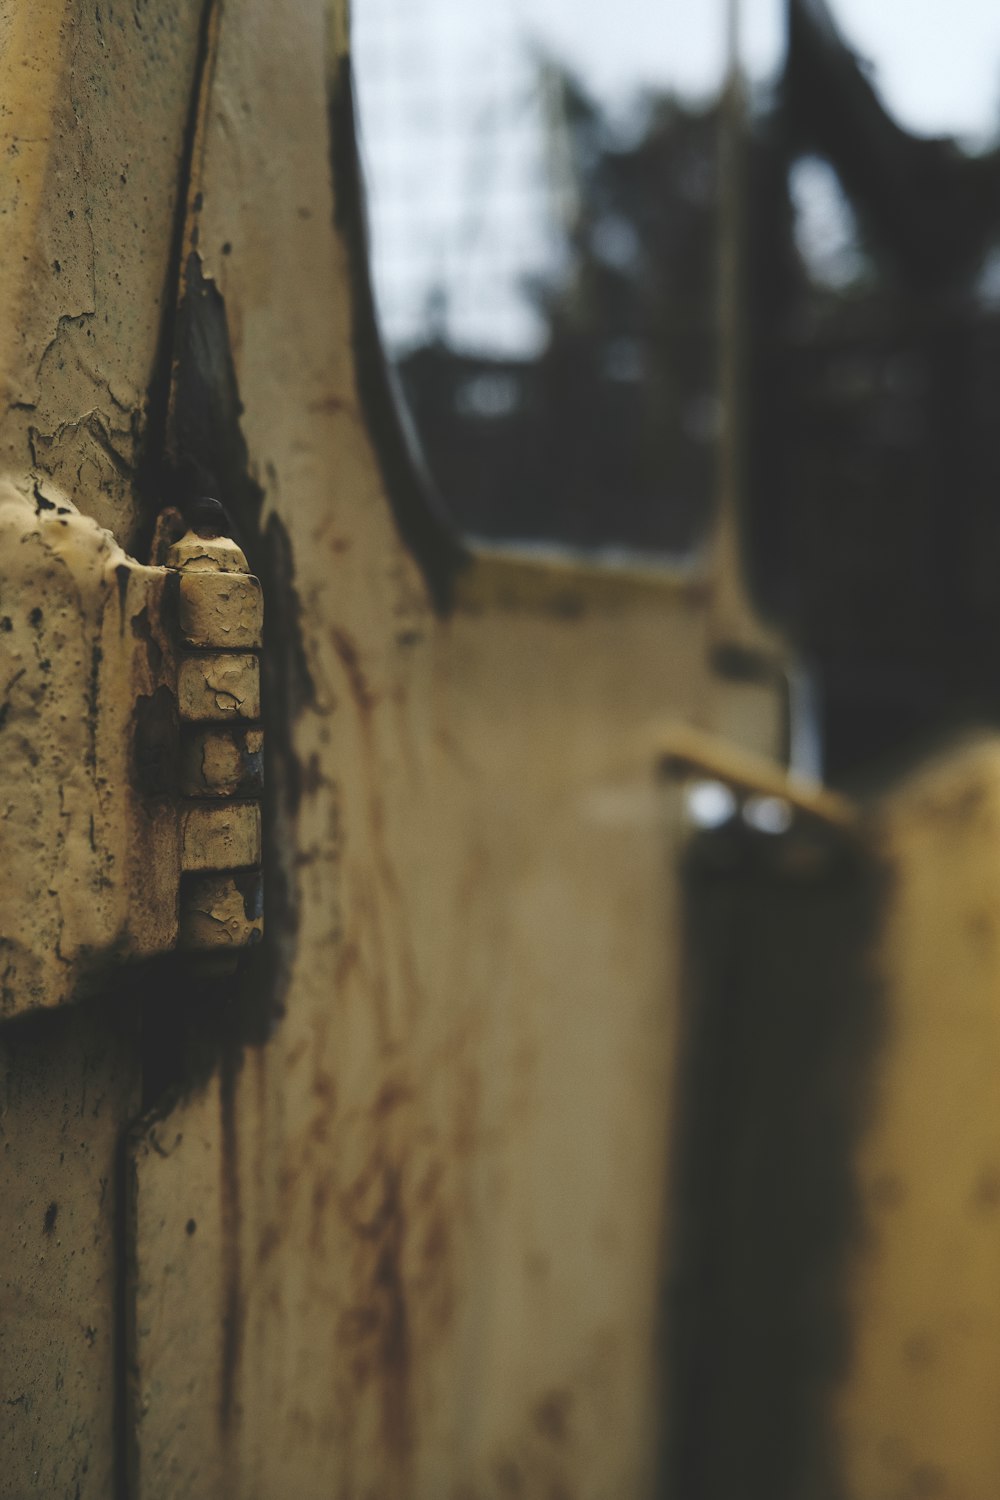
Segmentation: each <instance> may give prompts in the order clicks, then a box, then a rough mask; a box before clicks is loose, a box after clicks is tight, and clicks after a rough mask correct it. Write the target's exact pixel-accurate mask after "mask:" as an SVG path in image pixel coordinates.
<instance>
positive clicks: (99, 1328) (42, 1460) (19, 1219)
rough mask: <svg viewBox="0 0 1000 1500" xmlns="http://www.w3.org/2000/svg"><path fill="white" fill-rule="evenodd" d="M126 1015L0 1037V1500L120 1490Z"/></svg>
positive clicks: (69, 1017) (97, 1013) (95, 1012)
mask: <svg viewBox="0 0 1000 1500" xmlns="http://www.w3.org/2000/svg"><path fill="white" fill-rule="evenodd" d="M136 1033H137V1018H136V1016H135V1013H134V1008H131V1014H129V1013H128V1008H124V1007H121V1006H114V1005H110V1004H107V1003H105V1002H92V1003H90V1004H88V1005H86V1006H80V1007H74V1008H72V1009H69V1010H65V1011H61V1012H56V1013H48V1014H42V1015H37V1016H32V1017H29V1018H27V1019H26V1020H23V1021H20V1022H18V1023H16V1024H15V1025H14V1026H11V1027H8V1028H5V1029H4V1030H3V1031H2V1032H0V1199H2V1204H3V1208H2V1212H0V1453H2V1455H3V1457H2V1461H0V1495H3V1496H4V1497H5V1500H28V1497H29V1496H39V1497H42V1496H44V1497H45V1500H107V1497H108V1496H110V1495H114V1494H115V1493H116V1485H117V1484H118V1482H119V1446H118V1440H119V1431H120V1390H121V1380H122V1369H121V1358H122V1350H123V1347H124V1344H123V1330H122V1327H121V1322H120V1309H121V1306H122V1303H121V1284H122V1264H121V1261H122V1233H121V1230H122V1225H121V1214H122V1207H123V1206H122V1194H121V1129H122V1122H123V1121H124V1120H128V1119H129V1118H130V1117H132V1116H133V1115H134V1113H135V1111H136V1110H137V1109H138V1108H139V1070H138V1062H137V1045H136V1042H137V1036H136Z"/></svg>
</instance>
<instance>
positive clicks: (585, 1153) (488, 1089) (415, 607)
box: [131, 0, 780, 1500]
mask: <svg viewBox="0 0 1000 1500" xmlns="http://www.w3.org/2000/svg"><path fill="white" fill-rule="evenodd" d="M343 33H344V16H343V13H342V11H341V10H340V9H339V8H334V10H333V12H332V15H331V16H330V17H327V15H326V14H325V13H324V9H323V7H321V6H319V5H314V6H300V7H296V8H295V9H294V10H292V9H289V8H283V7H273V6H270V5H268V4H265V3H263V0H262V3H249V4H247V5H245V6H243V7H241V9H240V13H239V16H238V17H237V16H236V15H235V13H233V14H229V13H228V12H220V13H219V15H218V19H217V25H216V26H215V27H214V28H213V31H212V36H213V44H214V46H215V47H216V50H215V51H214V52H213V57H212V65H211V69H210V70H209V71H208V72H207V74H206V77H210V86H209V87H208V88H207V90H206V94H205V97H204V100H203V106H202V111H201V116H200V120H199V126H198V135H197V140H198V146H197V150H196V153H195V166H196V171H195V178H194V181H193V182H192V184H191V204H190V218H189V224H188V229H187V236H186V239H187V246H188V249H189V252H190V253H189V255H188V256H187V258H186V260H185V267H186V271H185V288H186V291H185V295H184V298H183V301H182V308H181V312H180V314H179V317H178V327H179V329H180V330H181V331H182V332H183V330H184V329H191V330H194V331H193V332H191V333H190V334H189V337H190V340H191V349H185V348H183V347H182V348H181V349H180V350H179V353H178V358H177V360H176V362H175V369H176V371H177V372H178V382H179V387H178V391H177V392H176V393H175V400H174V409H175V413H179V415H178V416H177V420H178V422H180V421H181V420H182V417H183V411H184V406H185V401H186V400H187V401H191V402H192V403H194V396H193V395H188V396H185V394H184V381H185V380H191V379H193V378H195V376H197V377H198V378H202V377H201V375H200V371H201V369H202V366H203V368H204V371H205V372H210V374H211V382H210V383H209V374H208V373H206V374H205V376H204V378H205V380H206V387H205V389H206V390H209V391H214V392H215V393H216V396H217V397H218V391H219V380H220V378H221V375H220V372H222V374H225V372H226V371H227V369H231V377H232V379H233V380H234V381H235V386H234V388H233V391H232V392H230V393H226V392H224V393H223V394H224V396H225V402H228V403H229V405H228V407H227V408H226V409H227V410H228V411H237V412H238V411H239V410H240V409H242V417H241V418H240V430H241V433H242V436H241V437H240V438H239V442H245V446H246V454H245V461H246V465H247V472H246V474H245V475H242V476H241V475H240V474H239V473H238V472H233V474H232V481H231V488H232V491H233V494H230V493H228V492H227V494H226V496H225V498H226V501H227V504H228V503H230V501H231V500H232V499H233V496H234V495H235V497H236V500H237V501H238V503H239V504H240V505H242V506H243V507H244V510H245V513H241V515H240V518H239V519H240V521H241V525H242V527H243V534H244V535H246V533H247V531H248V530H249V529H252V527H253V526H254V525H255V523H256V522H257V519H258V512H257V511H256V510H255V508H254V507H256V506H258V505H259V503H260V500H261V499H262V498H263V500H264V505H265V509H264V515H263V517H262V520H263V523H264V526H265V532H264V539H263V542H262V544H261V545H260V546H259V548H258V553H257V555H256V556H255V555H254V554H253V551H252V549H251V556H252V559H253V561H254V564H255V566H256V565H257V556H259V557H260V558H261V559H262V560H263V562H262V564H261V566H262V567H263V566H264V565H266V566H267V567H269V568H270V569H271V570H272V571H271V575H270V582H269V580H268V577H265V587H266V588H267V589H268V609H269V619H270V621H271V626H270V638H269V653H271V664H270V666H269V668H268V678H267V681H268V686H269V690H270V697H269V702H270V705H271V706H270V709H269V712H270V714H271V717H270V718H269V720H268V729H269V736H270V743H271V752H270V753H271V766H270V769H269V776H270V780H271V786H270V796H271V798H272V802H271V813H270V817H271V832H270V835H269V837H270V841H271V842H270V846H269V847H270V848H271V851H272V865H271V868H270V870H269V872H268V878H269V880H271V881H272V882H274V884H275V886H276V888H277V889H278V891H279V892H280V893H281V899H280V901H279V903H278V912H279V915H278V919H277V920H276V921H274V920H271V919H270V918H269V921H271V926H270V937H269V946H270V964H271V967H270V968H269V969H268V970H267V972H268V974H269V975H270V979H271V982H272V983H273V984H274V986H275V993H274V996H273V999H274V1001H275V1002H276V1004H277V1006H278V1016H277V1017H276V1019H275V1022H274V1029H273V1034H272V1035H271V1036H270V1039H269V1040H268V1041H267V1043H266V1045H262V1046H256V1047H248V1048H246V1049H244V1048H241V1047H240V1046H239V1045H238V1042H237V1041H236V1040H235V1039H234V1041H233V1043H232V1046H231V1049H230V1050H229V1052H228V1053H227V1055H226V1058H225V1060H224V1061H223V1062H222V1063H221V1065H220V1066H219V1067H218V1068H217V1070H216V1072H215V1073H214V1074H213V1076H212V1077H211V1078H209V1079H208V1081H207V1082H205V1083H203V1084H202V1085H200V1086H199V1087H198V1088H197V1089H196V1090H195V1091H194V1092H193V1093H191V1094H190V1095H189V1096H188V1097H187V1098H186V1099H184V1100H183V1101H182V1102H179V1103H177V1104H176V1105H175V1106H174V1107H173V1109H172V1110H171V1111H170V1112H169V1113H167V1114H166V1115H165V1117H162V1118H159V1119H157V1120H156V1122H155V1123H154V1124H151V1125H150V1126H149V1128H148V1129H147V1130H146V1131H145V1132H140V1133H139V1134H138V1136H137V1137H136V1140H135V1142H134V1146H133V1158H132V1159H133V1173H132V1178H131V1183H132V1188H131V1191H132V1195H133V1199H132V1201H133V1205H134V1224H135V1236H136V1238H135V1245H134V1256H135V1265H136V1276H135V1282H134V1287H133V1297H134V1307H135V1314H134V1320H133V1329H134V1343H133V1348H132V1357H133V1362H134V1370H135V1387H134V1392H133V1418H134V1425H135V1431H136V1443H135V1448H134V1452H133V1468H132V1474H131V1484H132V1493H134V1495H135V1496H136V1497H139V1500H152V1497H159V1496H163V1497H167V1496H169V1497H171V1500H176V1497H180V1496H185V1495H186V1496H196V1495H208V1494H212V1495H216V1494H232V1495H239V1496H240V1497H245V1500H254V1497H265V1496H277V1495H281V1494H288V1493H294V1494H296V1495H298V1496H303V1497H309V1496H320V1495H323V1496H326V1495H330V1494H339V1495H343V1496H345V1497H346V1496H362V1495H372V1496H374V1495H387V1496H388V1495H391V1496H393V1497H394V1500H405V1497H407V1496H412V1497H417V1496H427V1497H437V1496H440V1495H452V1496H455V1497H457V1496H462V1497H467V1500H472V1497H478V1496H492V1495H503V1494H512V1495H515V1494H521V1495H523V1496H529V1495H547V1496H555V1495H560V1496H567V1497H568V1496H574V1497H586V1496H593V1497H597V1496H602V1495H615V1496H618V1495H622V1496H625V1495H628V1496H636V1497H639V1496H641V1495H643V1494H647V1493H650V1491H651V1488H652V1485H653V1475H654V1470H655V1465H656V1454H657V1429H658V1426H659V1423H658V1414H659V1413H658V1401H659V1399H660V1396H661V1394H662V1385H661V1379H660V1371H659V1363H658V1357H657V1329H658V1326H659V1313H660V1298H661V1278H662V1250H663V1242H664V1234H665V1191H666V1184H667V1180H668V1168H669V1162H670V1159H671V1119H672V1095H671V1080H672V1069H673V1062H674V1044H675V1030H676V1014H677V998H678V977H677V969H678V964H679V956H680V955H679V934H678V929H677V925H676V921H675V917H674V881H673V876H672V874H671V865H672V859H673V854H674V853H675V852H676V849H677V847H678V844H677V840H678V838H679V820H678V816H677V795H676V793H675V792H674V791H671V790H669V789H667V788H664V787H663V786H662V785H661V784H660V782H659V780H658V777H657V760H658V753H659V745H658V728H657V726H658V724H659V722H660V721H661V720H662V717H663V714H664V713H665V712H667V711H670V712H676V713H677V714H678V715H679V716H681V717H684V718H690V719H692V720H693V721H695V722H697V723H700V724H701V725H702V726H703V727H704V728H705V729H708V730H715V731H717V732H732V731H733V730H734V729H737V730H741V731H742V734H741V737H742V739H743V740H744V742H745V743H747V744H749V745H750V746H751V747H752V748H755V749H757V750H758V751H760V752H761V753H764V754H773V753H774V751H775V748H776V746H777V743H778V734H779V718H780V714H779V708H778V701H777V698H778V695H777V693H776V691H775V688H774V685H773V683H760V684H757V685H754V686H752V687H751V686H747V685H742V686H740V687H739V688H735V689H733V690H730V689H729V688H725V687H720V686H719V685H718V684H716V683H715V682H714V680H713V677H712V673H711V671H710V668H709V661H710V656H711V651H712V647H713V645H714V643H715V640H716V624H717V622H716V621H715V619H714V617H713V597H714V596H713V584H712V577H711V570H710V569H709V570H708V571H707V572H701V573H699V572H695V573H693V574H692V575H691V576H689V577H688V578H686V579H666V578H658V577H648V578H644V579H638V580H634V579H632V578H630V577H629V576H628V575H615V574H613V573H610V572H607V571H604V570H600V569H584V568H576V567H570V566H555V567H549V566H547V565H546V564H545V563H544V562H531V561H525V560H518V561H513V562H508V561H506V560H504V559H499V558H496V559H490V558H487V559H484V560H482V561H474V562H473V563H472V564H471V565H470V567H469V569H468V571H467V572H466V574H464V575H463V576H462V577H460V578H459V580H458V604H457V608H456V609H455V611H454V612H453V613H452V614H451V616H450V617H448V618H442V617H441V616H440V615H439V614H437V613H436V612H435V609H434V606H433V601H432V596H431V592H430V590H429V588H428V585H427V583H426V581H425V579H424V577H422V576H421V573H420V572H419V570H418V568H417V567H416V566H415V564H414V561H413V558H412V557H411V556H410V555H409V554H408V552H407V551H406V549H405V548H404V547H403V545H402V544H401V541H400V537H399V533H398V531H397V529H396V524H395V521H394V518H393V514H392V511H391V510H390V507H389V505H388V504H387V503H386V499H385V495H384V489H383V481H382V478H381V476H380V473H379V468H378V462H377V459H376V455H375V453H374V452H373V450H372V447H371V445H370V440H369V437H368V433H367V419H366V417H365V415H363V413H362V411H361V409H360V405H359V395H358V390H357V387H356V384H355V373H356V372H355V355H354V350H353V348H352V344H351V339H352V331H353V332H355V333H358V330H357V328H356V327H355V328H354V329H353V330H352V322H353V318H354V314H353V313H352V307H351V281H350V268H349V265H348V262H347V258H346V249H345V245H344V244H343V242H342V241H341V239H340V238H339V237H338V235H337V234H336V233H335V232H333V231H332V229H331V224H332V223H333V221H334V219H335V215H336V212H337V205H336V204H335V201H334V197H333V190H334V189H335V190H336V191H337V192H338V193H339V194H340V195H341V203H340V211H341V212H342V213H343V212H345V211H346V210H345V209H344V199H345V197H346V194H347V192H348V190H349V185H348V184H346V183H345V181H344V180H343V175H342V172H341V166H342V160H343V151H344V144H343V141H342V140H341V139H335V142H334V152H333V155H334V162H335V174H337V175H336V178H335V182H334V184H331V180H330V170H329V162H328V158H327V154H326V151H325V149H320V146H319V143H320V142H322V141H324V140H325V137H326V131H327V107H328V102H329V99H328V92H327V83H328V76H329V75H330V74H331V73H332V75H333V76H334V77H336V76H337V74H338V69H339V67H340V57H341V51H342V46H343V41H344V35H343ZM329 55H332V63H331V65H330V68H329V69H327V68H326V67H325V62H324V60H325V58H327V56H329ZM262 99H266V100H267V101H268V108H267V110H266V111H261V110H260V108H259V103H260V101H261V100H262ZM337 107H338V108H340V106H339V105H338V106H337ZM342 125H343V113H342V110H341V127H340V128H342ZM338 163H339V164H340V165H336V164H338ZM265 205H266V208H265ZM227 336H228V338H229V341H230V346H229V347H227V344H226V339H227ZM358 336H360V334H359V335H358ZM213 341H214V342H213ZM230 347H231V366H230V365H229V363H228V362H229V360H230ZM192 351H193V352H192ZM199 361H201V362H202V364H199ZM227 378H229V377H227ZM237 387H238V394H237ZM218 399H219V401H220V407H221V404H223V403H222V397H218ZM195 415H196V416H198V418H199V420H200V421H201V423H202V426H201V428H199V431H201V430H203V428H204V420H203V412H201V411H199V410H198V409H197V405H196V410H195ZM223 415H225V413H223ZM214 416H215V413H214V412H213V418H214ZM192 420H194V418H192ZM219 429H220V430H223V423H222V420H221V417H220V420H219ZM227 444H228V446H227V448H226V451H225V453H223V454H221V457H220V456H219V455H216V458H217V459H218V461H220V462H222V461H226V462H228V461H229V458H227V455H229V456H230V457H231V455H232V453H233V452H234V451H237V450H238V446H239V444H238V443H237V441H236V439H235V438H232V436H231V434H230V436H229V437H228V438H227ZM206 461H207V459H206ZM734 704H735V705H736V706H735V707H734ZM189 1221H193V1222H194V1223H195V1224H196V1225H197V1226H198V1227H197V1229H196V1231H194V1232H192V1234H191V1235H190V1236H187V1235H186V1233H185V1225H186V1224H187V1223H188V1222H189ZM202 1226H205V1232H204V1234H203V1228H202Z"/></svg>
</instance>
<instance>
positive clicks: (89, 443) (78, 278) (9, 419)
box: [0, 0, 202, 552]
mask: <svg viewBox="0 0 1000 1500" xmlns="http://www.w3.org/2000/svg"><path fill="white" fill-rule="evenodd" d="M201 10H202V6H201V4H200V3H197V0H156V3H155V4H153V3H150V0H136V3H135V4H134V5H131V6H129V7H125V6H118V5H115V6H107V5H104V4H97V5H84V4H82V3H80V0H32V3H30V4H29V3H26V0H3V4H2V5H0V29H2V33H3V46H2V48H0V99H2V100H3V113H2V118H0V135H2V148H0V200H2V202H3V206H4V221H3V222H4V240H3V253H2V256H0V306H2V308H3V318H2V319H0V472H3V473H5V474H8V475H10V476H11V477H12V478H13V479H14V480H15V482H16V483H17V485H18V487H19V488H21V489H23V490H24V491H25V493H29V494H30V493H31V492H32V489H33V487H34V486H36V485H39V486H41V488H42V490H43V491H44V490H45V489H46V487H47V486H48V484H49V483H50V482H51V483H52V484H54V485H55V486H56V487H57V488H59V489H61V491H62V492H63V493H64V494H67V495H70V496H71V497H72V498H73V499H74V500H75V501H76V503H77V504H78V505H79V506H80V508H81V509H82V510H85V511H86V512H87V514H89V515H91V516H93V517H95V519H96V520H98V521H100V522H101V524H102V525H104V526H107V527H109V528H110V529H111V530H112V531H114V533H115V535H116V538H117V540H118V542H119V544H120V545H121V546H123V547H124V548H125V549H126V550H127V551H130V552H134V551H135V548H136V545H137V537H138V533H139V530H140V528H141V523H142V515H141V507H140V495H139V488H140V478H141V476H140V468H141V464H140V455H141V453H142V450H143V444H144V443H145V442H147V439H148V437H149V433H148V422H149V416H150V411H151V410H153V411H154V412H155V406H156V403H155V401H154V402H152V403H151V402H149V401H148V399H147V393H148V392H149V390H150V388H151V386H153V387H155V385H156V381H157V378H158V376H157V359H158V353H159V345H160V339H161V331H162V329H161V325H162V322H163V319H164V314H165V312H166V311H167V308H168V307H169V293H168V297H167V299H166V300H165V298H164V292H165V290H166V288H167V280H168V276H169V267H170V258H171V250H172V239H173V234H172V231H173V225H174V216H175V204H176V198H177V193H178V189H179V187H180V169H181V164H182V161H183V156H184V147H185V127H186V124H187V119H188V112H189V108H190V98H191V90H192V84H193V80H194V78H195V76H196V72H197V59H198V50H199V39H200V36H199V34H200V27H201Z"/></svg>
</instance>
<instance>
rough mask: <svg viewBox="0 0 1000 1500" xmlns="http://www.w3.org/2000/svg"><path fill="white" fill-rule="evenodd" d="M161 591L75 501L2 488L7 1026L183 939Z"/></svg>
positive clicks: (0, 682) (1, 913)
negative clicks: (35, 499) (37, 499)
mask: <svg viewBox="0 0 1000 1500" xmlns="http://www.w3.org/2000/svg"><path fill="white" fill-rule="evenodd" d="M167 583H168V574H167V573H166V571H165V570H164V569H162V568H147V567H143V566H142V565H141V564H139V563H137V562H136V561H135V560H134V559H133V558H130V557H128V556H127V554H126V553H124V552H123V551H122V550H121V548H120V547H118V546H117V545H116V543H115V542H114V539H113V538H112V537H111V536H109V535H108V533H107V532H105V531H103V530H102V529H101V528H100V527H99V526H97V525H96V524H95V523H94V522H93V521H91V520H89V519H88V518H87V517H85V516H82V515H81V514H80V513H79V512H78V511H77V509H76V507H75V506H74V505H73V504H72V503H71V502H70V501H69V500H68V499H65V498H63V497H60V498H59V499H58V500H54V501H46V502H44V503H35V504H33V503H32V502H31V501H29V500H28V499H26V498H25V497H24V496H23V495H21V494H20V493H19V492H18V491H17V490H16V489H15V488H14V487H13V486H12V485H10V484H6V485H4V486H3V487H2V489H0V688H2V692H3V704H2V710H0V713H2V732H3V751H4V775H3V803H4V821H3V829H4V844H3V856H4V859H3V865H4V868H3V894H2V902H0V951H2V953H3V959H4V964H3V971H4V980H3V988H2V1001H0V1015H4V1016H11V1015H17V1014H20V1013H22V1012H24V1011H27V1010H31V1009H34V1008H36V1007H39V1006H54V1005H60V1004H63V1003H65V1002H66V1001H67V1000H69V999H71V998H73V997H74V996H75V995H77V994H78V993H79V992H80V990H81V987H86V986H87V985H90V986H93V984H94V983H96V982H97V981H98V980H99V979H100V978H101V977H102V975H103V974H105V973H106V972H107V969H108V967H109V965H110V964H111V963H112V962H116V963H120V962H121V961H122V960H125V959H130V958H140V957H148V956H150V955H152V954H155V953H162V952H165V951H166V950H168V949H169V948H171V947H173V946H174V945H175V943H176V941H177V883H178V874H179V869H180V843H179V830H178V825H177V814H176V808H175V805H174V803H173V801H172V798H171V795H170V788H169V784H168V783H169V774H168V773H169V766H170V763H171V762H172V760H173V759H174V758H175V757H176V714H175V712H174V710H173V707H172V705H173V646H172V639H171V631H170V621H169V612H170V605H169V601H168V599H167V592H168V591H167ZM165 773H167V774H165Z"/></svg>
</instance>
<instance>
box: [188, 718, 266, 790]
mask: <svg viewBox="0 0 1000 1500" xmlns="http://www.w3.org/2000/svg"><path fill="white" fill-rule="evenodd" d="M263 751H264V735H263V731H262V730H260V729H229V728H225V729H221V728H220V729H217V728H202V727H191V728H186V729H185V732H184V733H183V735H182V736H181V772H180V774H181V791H182V792H183V793H184V795H185V796H187V797H259V796H260V794H261V792H262V791H263V787H264V780H263V778H264V763H263Z"/></svg>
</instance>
